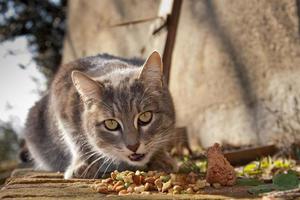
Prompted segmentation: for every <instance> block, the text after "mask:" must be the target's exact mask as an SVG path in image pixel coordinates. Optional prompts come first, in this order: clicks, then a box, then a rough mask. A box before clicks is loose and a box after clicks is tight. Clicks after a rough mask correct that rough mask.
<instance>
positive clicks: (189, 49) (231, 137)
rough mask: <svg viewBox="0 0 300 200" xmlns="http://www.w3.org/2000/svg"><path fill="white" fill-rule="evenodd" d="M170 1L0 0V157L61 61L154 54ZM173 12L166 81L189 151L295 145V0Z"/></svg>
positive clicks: (195, 2)
mask: <svg viewBox="0 0 300 200" xmlns="http://www.w3.org/2000/svg"><path fill="white" fill-rule="evenodd" d="M172 5H173V1H171V0H151V1H149V0H89V1H84V0H72V1H67V0H44V1H39V0H0V12H1V15H0V64H1V67H0V91H1V96H0V163H1V162H2V163H3V161H5V160H16V159H17V152H18V147H19V146H20V145H19V144H20V138H22V130H23V128H24V123H25V121H26V115H27V112H28V110H29V108H30V107H31V106H32V105H34V102H35V101H37V100H38V99H39V98H40V97H41V96H42V95H43V93H44V92H45V91H46V89H47V87H48V85H49V83H50V82H51V79H52V77H53V76H54V75H55V73H56V71H57V69H58V68H59V65H60V64H63V63H67V62H69V61H72V60H75V59H77V58H81V57H83V56H89V55H95V54H98V53H109V54H113V55H117V56H122V57H141V58H146V57H147V56H148V55H149V53H150V52H152V51H153V50H154V49H156V50H158V51H159V52H160V53H161V54H163V53H164V52H165V49H166V43H167V39H168V32H169V33H170V31H174V30H172V28H170V23H169V24H168V23H167V22H168V21H169V20H170V19H169V18H168V16H169V14H170V12H171V9H172ZM177 14H178V17H179V21H178V24H177V25H178V26H177V29H176V30H177V31H176V30H175V32H176V34H175V35H176V37H175V40H174V41H173V42H172V44H173V46H172V54H171V57H170V60H171V63H172V64H171V70H170V82H169V87H170V90H171V93H172V95H173V98H174V102H175V106H176V112H177V124H178V126H180V127H185V128H186V130H187V133H188V138H189V144H190V145H191V147H192V149H196V148H197V147H198V146H199V145H200V146H202V147H208V146H210V145H212V144H213V143H214V142H220V143H222V144H223V145H225V146H226V145H227V146H231V147H233V148H238V147H243V146H264V145H275V146H277V147H279V148H281V149H289V148H290V147H291V146H293V145H296V146H297V145H298V143H299V137H300V133H299V132H300V102H299V101H300V78H299V77H300V66H299V65H300V37H299V36H300V21H299V20H300V1H299V0H273V1H269V0H251V1H239V0H183V1H182V5H181V8H180V12H179V13H177ZM7 163H10V162H6V165H10V164H7ZM14 163H15V161H13V164H11V165H12V166H14ZM0 170H1V168H0ZM0 172H1V171H0Z"/></svg>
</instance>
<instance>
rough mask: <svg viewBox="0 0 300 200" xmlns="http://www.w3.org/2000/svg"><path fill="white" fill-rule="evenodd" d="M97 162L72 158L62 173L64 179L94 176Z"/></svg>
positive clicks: (97, 165)
mask: <svg viewBox="0 0 300 200" xmlns="http://www.w3.org/2000/svg"><path fill="white" fill-rule="evenodd" d="M98 167H99V164H98V163H97V162H91V163H87V162H83V161H80V160H78V159H77V160H76V159H74V161H73V162H72V163H71V164H70V166H69V167H68V168H67V170H66V171H65V173H64V178H65V179H70V178H96V175H97V171H98V169H99V168H98Z"/></svg>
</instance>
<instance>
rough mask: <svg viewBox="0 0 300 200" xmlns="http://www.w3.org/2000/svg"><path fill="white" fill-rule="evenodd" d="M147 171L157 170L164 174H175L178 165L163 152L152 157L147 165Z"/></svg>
mask: <svg viewBox="0 0 300 200" xmlns="http://www.w3.org/2000/svg"><path fill="white" fill-rule="evenodd" d="M148 170H157V171H164V172H168V173H170V172H177V171H178V165H177V162H176V160H175V159H174V158H172V157H171V156H170V155H169V154H168V153H166V152H164V153H161V154H158V155H154V156H153V157H152V159H151V161H150V162H149V164H148Z"/></svg>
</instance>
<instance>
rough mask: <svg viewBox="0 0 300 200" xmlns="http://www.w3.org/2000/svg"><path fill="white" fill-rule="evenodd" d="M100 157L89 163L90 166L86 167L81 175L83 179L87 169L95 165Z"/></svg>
mask: <svg viewBox="0 0 300 200" xmlns="http://www.w3.org/2000/svg"><path fill="white" fill-rule="evenodd" d="M101 158H102V157H101V156H100V157H99V158H97V159H95V160H94V161H93V162H91V164H89V165H88V167H87V168H86V169H85V170H84V172H83V173H82V174H83V177H84V178H85V176H86V174H87V173H88V171H89V169H90V168H91V167H92V166H93V165H94V164H95V163H97V162H98V161H99V160H101Z"/></svg>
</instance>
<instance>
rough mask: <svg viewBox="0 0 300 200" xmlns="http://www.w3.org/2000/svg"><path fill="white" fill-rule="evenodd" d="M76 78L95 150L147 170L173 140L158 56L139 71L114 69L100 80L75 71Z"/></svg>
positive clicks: (171, 116)
mask: <svg viewBox="0 0 300 200" xmlns="http://www.w3.org/2000/svg"><path fill="white" fill-rule="evenodd" d="M72 78H73V82H74V84H75V86H76V88H77V90H78V92H79V94H80V95H81V97H82V100H83V101H84V102H85V111H84V113H83V121H84V127H83V129H84V130H85V133H86V134H87V136H88V141H89V143H90V144H91V145H92V146H93V148H94V150H96V151H98V152H100V153H101V154H104V155H105V156H108V157H110V158H112V159H115V161H125V162H127V163H128V164H131V165H134V166H143V165H145V164H146V163H147V162H148V161H149V159H150V158H151V156H152V155H153V153H154V152H156V151H157V150H159V149H161V148H164V147H165V146H166V145H168V144H169V143H170V141H171V140H172V137H173V134H174V124H175V113H174V106H173V102H172V99H171V96H170V94H169V91H168V89H167V87H166V86H165V85H164V83H163V78H162V64H161V58H160V56H159V54H158V53H156V52H154V53H153V54H152V55H151V56H150V57H149V58H148V60H147V61H146V63H145V64H144V66H143V67H141V68H136V67H132V68H126V69H122V70H116V71H113V72H112V73H110V74H108V75H106V76H103V77H101V78H98V79H96V80H95V79H94V80H92V79H91V78H89V77H88V76H86V75H84V74H82V73H81V72H73V73H72Z"/></svg>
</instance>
